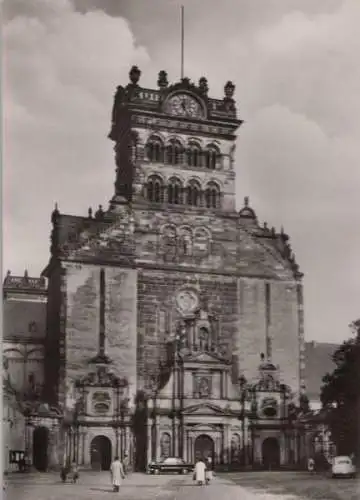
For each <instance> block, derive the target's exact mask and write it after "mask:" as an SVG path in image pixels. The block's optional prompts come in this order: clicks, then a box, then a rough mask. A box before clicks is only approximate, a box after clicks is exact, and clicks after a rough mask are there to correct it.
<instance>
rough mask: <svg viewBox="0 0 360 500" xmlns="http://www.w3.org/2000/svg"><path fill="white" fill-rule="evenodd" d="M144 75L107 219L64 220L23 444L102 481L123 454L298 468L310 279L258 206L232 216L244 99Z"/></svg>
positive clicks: (116, 139) (122, 108)
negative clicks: (294, 414)
mask: <svg viewBox="0 0 360 500" xmlns="http://www.w3.org/2000/svg"><path fill="white" fill-rule="evenodd" d="M140 77H141V72H140V70H139V69H138V68H137V67H133V68H132V69H131V71H130V73H129V78H130V82H129V83H128V84H127V85H126V86H124V87H123V86H119V87H118V88H117V91H116V94H115V98H114V104H113V111H112V123H111V130H110V133H109V138H110V139H111V140H112V141H113V143H114V151H115V163H116V179H115V186H114V195H113V197H112V198H111V200H110V202H109V207H108V208H107V209H105V210H104V209H103V208H102V207H101V206H100V207H99V209H98V210H97V211H96V213H94V214H93V213H92V211H91V210H89V213H88V214H87V215H86V216H73V215H66V214H62V213H61V212H60V211H59V209H58V208H57V207H56V208H55V210H54V211H53V213H52V217H51V220H52V233H51V256H50V260H49V263H48V265H47V266H46V268H45V269H44V271H43V278H42V279H44V278H46V280H47V300H46V313H45V316H46V325H45V327H44V331H45V332H44V339H43V347H42V349H43V351H42V352H43V355H42V356H43V358H42V359H43V362H41V363H39V364H38V365H37V366H38V368H37V370H38V371H39V373H40V372H41V373H43V375H42V377H43V382H42V384H41V394H40V395H39V397H38V399H36V398H35V399H34V400H32V401H30V400H29V401H28V402H27V403H26V404H24V405H23V406H24V407H26V412H25V414H26V422H27V423H26V429H27V430H26V436H27V438H26V440H27V441H26V444H25V447H26V449H27V450H28V454H29V455H30V456H31V457H32V460H33V461H34V460H35V461H36V460H37V461H38V462H39V461H41V460H43V462H42V463H45V461H46V460H47V463H48V465H50V466H52V465H54V466H55V465H58V464H60V463H63V462H64V461H65V460H76V461H77V462H78V463H79V465H80V466H90V465H92V466H101V467H102V468H104V469H106V468H108V467H109V464H110V460H111V457H114V455H115V454H119V455H120V456H121V457H122V458H124V457H125V456H126V457H127V460H128V461H129V462H130V463H131V464H133V466H134V467H135V468H137V469H145V468H146V465H147V464H148V463H149V462H150V461H152V460H160V459H161V458H164V457H166V456H180V457H183V458H184V459H185V460H186V461H191V462H193V461H194V460H196V459H197V458H198V457H200V456H209V455H210V456H212V458H213V461H214V463H215V464H239V465H251V464H253V465H259V466H261V465H262V466H267V467H270V466H271V467H276V466H280V465H290V464H295V463H297V462H299V461H300V459H301V455H302V453H303V451H302V450H303V447H302V439H303V436H302V434H301V432H300V430H299V429H298V428H297V427H296V426H294V424H293V422H292V418H291V409H292V408H293V407H294V406H296V405H298V403H299V399H300V398H301V395H302V394H303V393H304V392H305V360H304V355H305V354H304V351H305V345H304V327H303V298H302V297H303V291H302V274H301V272H300V271H299V268H298V265H297V263H296V261H295V257H294V254H293V252H292V250H291V247H290V245H289V237H288V236H287V235H286V234H285V233H284V231H283V230H280V231H276V230H275V229H274V228H270V227H268V226H267V225H266V224H264V225H260V224H259V222H258V219H257V216H256V213H255V211H254V210H253V208H252V207H251V206H250V203H249V199H248V198H246V199H245V200H244V206H243V208H242V209H241V210H240V211H237V210H236V207H235V197H236V193H235V176H236V171H235V142H236V134H237V132H238V129H239V127H240V126H241V124H242V121H241V120H240V119H239V117H238V116H237V109H236V105H235V100H234V91H235V86H234V85H233V83H232V82H227V83H226V84H225V86H224V96H223V98H221V99H213V98H211V97H209V95H208V85H207V81H206V79H205V78H201V79H200V80H199V82H198V84H194V83H192V82H190V81H189V80H188V79H187V78H184V79H182V80H181V81H180V82H177V83H175V84H170V83H169V82H168V79H167V74H166V72H164V71H161V72H160V73H159V78H158V82H157V83H158V86H157V88H156V89H147V88H143V87H141V85H140ZM8 279H9V284H10V283H11V276H8ZM9 286H10V285H9ZM10 350H11V349H10V348H9V353H10ZM5 355H6V353H5ZM7 357H8V358H9V359H10V362H11V357H12V355H11V354H8V355H7ZM10 371H11V370H10ZM9 376H10V375H9ZM10 385H11V384H10ZM15 392H16V391H15ZM23 413H24V412H23ZM41 429H42V430H41ZM39 443H40V444H39ZM41 443H45V448H46V450H47V452H46V458H44V457H43V458H41V457H40V458H39V456H38V455H36V453H38V452H36V450H38V449H41V448H43V447H44V446H41ZM34 450H35V451H34ZM39 463H40V462H39ZM96 464H97V465H96Z"/></svg>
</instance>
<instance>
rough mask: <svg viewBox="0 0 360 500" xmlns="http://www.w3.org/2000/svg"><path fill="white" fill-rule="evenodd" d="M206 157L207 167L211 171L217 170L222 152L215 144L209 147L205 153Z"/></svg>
mask: <svg viewBox="0 0 360 500" xmlns="http://www.w3.org/2000/svg"><path fill="white" fill-rule="evenodd" d="M204 156H205V166H206V168H209V169H210V170H215V169H216V165H217V163H218V158H220V151H219V149H218V148H217V146H215V145H214V144H212V145H210V146H208V147H207V148H206V151H205V152H204Z"/></svg>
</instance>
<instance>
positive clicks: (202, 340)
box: [199, 327, 210, 351]
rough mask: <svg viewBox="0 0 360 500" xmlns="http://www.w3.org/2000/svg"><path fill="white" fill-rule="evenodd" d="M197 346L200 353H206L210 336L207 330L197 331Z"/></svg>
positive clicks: (203, 328)
mask: <svg viewBox="0 0 360 500" xmlns="http://www.w3.org/2000/svg"><path fill="white" fill-rule="evenodd" d="M199 344H200V350H201V351H208V350H209V347H210V334H209V330H208V329H207V328H205V327H202V328H200V330H199Z"/></svg>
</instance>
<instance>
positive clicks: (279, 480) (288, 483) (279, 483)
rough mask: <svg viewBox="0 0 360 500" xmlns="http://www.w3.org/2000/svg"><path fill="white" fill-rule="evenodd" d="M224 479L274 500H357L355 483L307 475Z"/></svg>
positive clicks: (359, 493)
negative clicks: (277, 499) (275, 498)
mask: <svg viewBox="0 0 360 500" xmlns="http://www.w3.org/2000/svg"><path fill="white" fill-rule="evenodd" d="M226 477H227V479H230V480H232V481H233V482H235V483H237V484H240V485H241V486H243V487H245V488H246V489H248V490H249V491H253V492H258V493H259V492H265V491H266V492H267V493H269V494H275V495H276V494H277V495H278V497H277V498H284V497H285V498H286V495H293V498H296V499H299V498H300V499H304V500H359V499H360V481H359V480H356V479H332V478H331V477H330V475H329V474H328V475H326V474H314V475H312V474H309V473H307V472H243V473H235V474H227V475H226Z"/></svg>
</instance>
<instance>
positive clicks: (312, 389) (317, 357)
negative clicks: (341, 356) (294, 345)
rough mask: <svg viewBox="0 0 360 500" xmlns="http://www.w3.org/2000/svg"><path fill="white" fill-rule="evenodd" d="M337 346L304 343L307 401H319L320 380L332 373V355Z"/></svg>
mask: <svg viewBox="0 0 360 500" xmlns="http://www.w3.org/2000/svg"><path fill="white" fill-rule="evenodd" d="M338 347H339V344H330V343H327V342H305V363H306V365H305V366H306V372H305V373H306V389H307V391H306V392H307V396H308V398H309V400H310V401H311V400H320V392H321V386H322V385H323V382H322V378H323V377H324V376H325V375H326V374H327V373H331V372H333V370H334V369H335V363H334V362H333V360H332V355H333V354H334V352H335V350H336V349H337V348H338Z"/></svg>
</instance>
